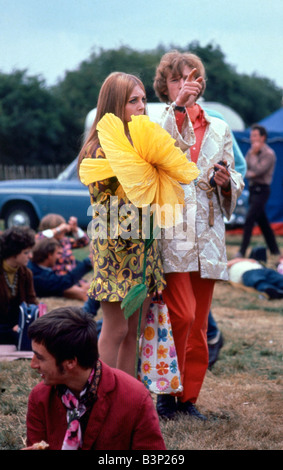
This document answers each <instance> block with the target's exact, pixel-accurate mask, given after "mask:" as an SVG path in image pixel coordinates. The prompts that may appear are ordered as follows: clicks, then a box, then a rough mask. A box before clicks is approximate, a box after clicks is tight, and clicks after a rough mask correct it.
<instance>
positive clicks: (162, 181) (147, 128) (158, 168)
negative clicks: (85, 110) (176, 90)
mask: <svg viewBox="0 0 283 470" xmlns="http://www.w3.org/2000/svg"><path fill="white" fill-rule="evenodd" d="M128 126H129V134H130V140H129V139H128V138H127V136H126V134H125V129H124V125H123V122H122V121H121V119H119V118H118V117H117V116H115V115H114V114H105V116H103V118H102V119H101V120H100V121H99V123H98V125H97V130H98V136H99V141H100V144H101V146H102V149H103V151H104V153H105V156H106V159H93V158H85V159H84V160H83V161H82V163H81V165H80V178H81V181H82V182H83V183H84V184H86V185H89V184H90V183H93V182H96V181H100V180H103V179H106V178H110V177H112V176H116V177H117V178H118V180H119V182H120V184H121V186H122V188H123V191H124V193H125V194H126V195H127V197H128V199H129V200H130V201H131V202H132V203H133V204H134V205H135V206H136V207H142V206H143V205H147V204H156V205H158V206H159V207H161V208H162V207H165V205H167V208H168V205H170V206H171V208H172V213H171V214H172V217H171V218H170V217H169V218H168V214H167V215H166V218H165V214H164V213H161V221H159V222H160V224H161V227H164V226H170V225H171V226H172V225H174V223H175V219H176V214H175V210H176V208H177V209H178V205H183V204H184V191H183V189H182V187H181V185H180V183H187V184H189V183H190V182H191V181H192V180H194V179H195V178H197V176H198V175H199V170H198V168H197V166H196V165H195V163H192V162H189V161H188V160H187V158H186V155H185V154H184V153H183V152H182V151H181V150H180V149H179V148H178V147H176V146H175V140H174V139H173V138H172V137H171V136H170V134H169V133H168V132H167V131H166V130H165V129H163V128H162V127H161V126H159V125H158V124H157V123H154V122H151V121H150V120H149V117H148V116H145V115H142V116H132V121H131V122H129V124H128ZM120 195H121V192H120ZM165 219H166V220H165Z"/></svg>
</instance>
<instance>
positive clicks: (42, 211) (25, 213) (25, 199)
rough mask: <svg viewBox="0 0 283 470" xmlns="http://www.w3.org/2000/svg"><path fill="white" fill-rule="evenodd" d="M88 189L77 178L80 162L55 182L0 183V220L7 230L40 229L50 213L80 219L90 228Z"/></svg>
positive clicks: (80, 224) (44, 180)
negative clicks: (13, 227) (39, 224)
mask: <svg viewBox="0 0 283 470" xmlns="http://www.w3.org/2000/svg"><path fill="white" fill-rule="evenodd" d="M89 206H90V197H89V191H88V188H87V187H86V186H85V185H83V184H82V183H81V182H80V181H79V179H78V177H77V159H75V160H74V161H73V162H72V163H70V165H69V166H68V167H67V168H66V169H65V170H64V171H63V172H62V173H60V175H59V176H58V177H57V178H55V179H26V180H24V179H23V180H7V181H1V182H0V219H3V220H4V224H5V228H9V227H11V226H12V225H29V226H30V227H32V228H34V229H36V228H37V227H38V223H39V221H40V219H41V218H42V217H43V216H44V215H46V214H49V213H50V212H52V213H56V214H60V215H62V216H63V217H64V218H65V219H66V220H68V219H69V217H70V216H72V215H73V216H75V217H77V219H78V224H79V226H80V227H82V228H86V227H87V225H88V224H89V222H90V221H91V214H89V215H87V210H88V207H89Z"/></svg>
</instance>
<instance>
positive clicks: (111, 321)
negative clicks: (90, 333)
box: [98, 297, 151, 376]
mask: <svg viewBox="0 0 283 470" xmlns="http://www.w3.org/2000/svg"><path fill="white" fill-rule="evenodd" d="M150 303H151V297H148V298H147V299H146V300H145V301H144V305H143V314H142V323H141V332H142V331H143V328H144V319H145V315H146V312H147V310H148V308H149V305H150ZM101 307H102V311H103V322H102V329H101V333H100V337H99V341H98V351H99V356H100V358H101V360H102V361H103V362H105V363H106V364H108V365H109V366H110V367H115V368H118V369H121V370H123V371H125V372H127V373H128V374H130V375H132V376H134V375H135V359H136V344H137V328H138V319H139V311H136V312H135V313H134V314H133V315H132V316H131V317H130V318H129V319H128V320H126V319H125V317H124V313H123V311H122V309H121V303H120V302H101Z"/></svg>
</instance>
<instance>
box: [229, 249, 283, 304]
mask: <svg viewBox="0 0 283 470" xmlns="http://www.w3.org/2000/svg"><path fill="white" fill-rule="evenodd" d="M228 268H229V279H230V281H231V282H234V283H236V284H243V285H244V286H246V287H252V288H253V289H256V290H257V291H259V292H263V293H265V294H267V296H268V298H269V300H272V299H283V274H281V273H280V272H278V271H277V270H275V269H270V268H266V267H265V266H264V265H263V264H262V263H260V262H259V261H257V260H255V259H252V258H250V259H247V258H235V259H232V260H230V261H228Z"/></svg>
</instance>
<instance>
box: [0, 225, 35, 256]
mask: <svg viewBox="0 0 283 470" xmlns="http://www.w3.org/2000/svg"><path fill="white" fill-rule="evenodd" d="M34 245H35V232H34V230H32V229H31V228H29V227H11V228H9V229H7V230H4V232H3V233H2V234H1V235H0V261H3V260H5V259H8V258H10V257H11V256H17V255H19V254H20V253H21V252H22V251H23V250H25V249H26V248H32V247H33V246H34Z"/></svg>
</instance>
